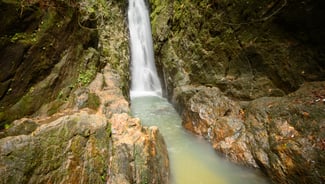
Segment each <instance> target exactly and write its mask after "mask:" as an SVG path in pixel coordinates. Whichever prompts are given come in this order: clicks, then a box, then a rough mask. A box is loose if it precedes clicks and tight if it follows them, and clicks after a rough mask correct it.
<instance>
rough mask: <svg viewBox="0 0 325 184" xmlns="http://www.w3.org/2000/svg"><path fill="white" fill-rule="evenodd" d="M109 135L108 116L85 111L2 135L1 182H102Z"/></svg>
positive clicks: (104, 174)
mask: <svg viewBox="0 0 325 184" xmlns="http://www.w3.org/2000/svg"><path fill="white" fill-rule="evenodd" d="M110 139H111V138H110V128H109V124H108V123H107V120H106V119H105V118H103V117H101V116H98V115H90V114H88V113H86V112H80V113H76V114H73V115H67V116H63V117H61V118H59V119H57V120H55V121H52V122H50V123H47V124H40V125H39V127H38V128H37V129H36V130H34V131H33V132H31V133H29V134H27V135H24V134H22V135H16V136H8V137H5V138H2V139H0V153H1V156H0V157H1V159H0V160H1V161H0V162H1V164H0V165H1V169H0V173H1V178H2V179H1V183H48V182H51V183H103V182H104V181H105V179H106V176H107V168H108V166H107V163H108V159H109V149H110V147H111V146H112V145H110V144H108V143H109V140H110ZM81 173H82V174H81Z"/></svg>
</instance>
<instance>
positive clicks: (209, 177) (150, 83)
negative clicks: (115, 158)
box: [128, 0, 267, 184]
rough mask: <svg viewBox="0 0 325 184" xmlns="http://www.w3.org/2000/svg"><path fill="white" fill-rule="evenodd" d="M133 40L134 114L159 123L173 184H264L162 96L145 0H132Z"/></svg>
mask: <svg viewBox="0 0 325 184" xmlns="http://www.w3.org/2000/svg"><path fill="white" fill-rule="evenodd" d="M128 18H129V29H130V39H131V62H132V67H131V73H132V86H131V99H132V105H131V110H132V114H133V116H135V117H139V118H140V119H141V121H142V124H143V125H146V126H153V125H154V126H158V127H159V130H160V132H161V133H162V135H163V136H164V138H165V141H166V144H167V147H168V148H167V149H168V154H169V158H170V167H171V183H172V184H237V183H240V184H255V183H256V184H263V183H267V182H266V180H265V179H264V178H263V177H262V176H260V175H259V174H257V173H256V172H255V171H252V170H248V169H244V168H241V167H238V166H235V165H233V164H231V163H229V162H227V161H225V160H224V159H222V158H220V157H219V156H218V155H217V154H216V152H215V151H214V150H213V149H212V147H211V145H209V143H207V141H205V140H203V139H202V138H199V137H197V136H194V135H193V134H191V133H188V132H187V131H185V130H184V129H183V128H182V126H181V118H180V117H179V115H178V114H177V112H176V111H175V110H174V108H173V107H172V105H171V104H169V103H168V102H167V101H166V99H163V98H161V97H160V96H161V85H160V82H159V78H158V76H157V72H156V68H155V64H154V59H153V58H154V57H153V47H152V38H151V29H150V21H149V13H148V10H147V8H146V5H145V3H144V0H129V10H128Z"/></svg>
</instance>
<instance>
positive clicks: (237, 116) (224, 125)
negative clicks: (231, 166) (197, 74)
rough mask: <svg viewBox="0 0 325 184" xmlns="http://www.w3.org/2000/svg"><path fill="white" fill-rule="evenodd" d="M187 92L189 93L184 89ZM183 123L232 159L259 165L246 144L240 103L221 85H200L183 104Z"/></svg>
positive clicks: (249, 164)
mask: <svg viewBox="0 0 325 184" xmlns="http://www.w3.org/2000/svg"><path fill="white" fill-rule="evenodd" d="M185 93H186V92H185ZM183 106H184V110H183V113H182V119H183V122H182V124H183V126H184V127H185V128H186V129H188V130H190V131H192V132H194V133H196V134H199V135H201V136H203V137H205V138H206V139H207V140H208V141H209V142H211V144H212V145H213V147H214V148H215V149H216V150H218V151H220V152H222V153H224V154H225V155H226V156H227V157H229V158H230V159H231V160H232V161H234V162H236V163H240V164H244V165H248V166H254V167H257V164H256V163H255V161H254V159H253V156H252V154H251V152H250V150H249V149H248V147H247V145H246V142H245V141H246V137H245V133H246V128H245V126H244V118H243V110H242V109H241V107H240V105H239V104H238V103H236V102H234V101H233V100H230V99H229V98H227V97H226V96H225V95H224V94H223V93H222V92H221V91H220V90H219V89H218V88H207V87H204V88H200V90H198V91H197V92H196V93H195V94H194V95H193V96H192V97H190V98H189V99H188V101H186V103H185V104H183Z"/></svg>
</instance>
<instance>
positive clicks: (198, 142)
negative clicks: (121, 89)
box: [131, 96, 267, 184]
mask: <svg viewBox="0 0 325 184" xmlns="http://www.w3.org/2000/svg"><path fill="white" fill-rule="evenodd" d="M131 110H132V114H133V116H135V117H139V118H140V119H141V121H142V124H143V125H145V126H158V127H159V130H160V131H161V133H162V135H163V136H164V138H165V141H166V144H167V147H168V153H169V159H170V167H171V183H172V184H185V183H186V184H238V183H241V184H255V183H256V184H263V183H267V180H266V179H265V178H263V176H262V175H259V172H257V171H253V170H250V169H245V168H241V167H238V166H235V165H233V164H231V163H229V162H228V161H226V160H225V159H223V158H221V157H220V156H219V155H217V153H216V152H215V151H214V150H213V149H212V147H211V145H209V143H208V142H207V141H206V140H204V139H202V138H200V137H196V136H194V135H193V134H191V133H189V132H187V131H186V130H185V129H184V128H183V127H182V126H181V118H180V117H179V115H178V114H177V112H176V111H175V109H174V108H173V107H172V105H171V104H170V103H168V102H167V101H166V100H165V99H163V98H160V97H155V96H151V97H148V96H145V97H137V98H133V100H132V105H131Z"/></svg>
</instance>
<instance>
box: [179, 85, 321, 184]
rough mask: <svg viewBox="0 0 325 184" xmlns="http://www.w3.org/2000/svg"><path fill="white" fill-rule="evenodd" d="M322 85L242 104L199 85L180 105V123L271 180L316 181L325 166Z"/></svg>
mask: <svg viewBox="0 0 325 184" xmlns="http://www.w3.org/2000/svg"><path fill="white" fill-rule="evenodd" d="M324 89H325V83H324V82H313V83H306V84H304V85H303V86H302V87H301V88H300V89H299V90H298V91H297V92H294V93H291V94H289V95H287V96H285V97H265V98H260V99H256V100H254V101H252V102H250V103H249V104H248V105H245V106H241V105H240V104H239V103H237V102H235V101H233V100H231V99H229V98H227V97H226V96H225V95H224V94H223V93H222V92H221V91H220V90H219V89H217V88H201V89H200V90H198V91H197V92H196V93H194V94H193V95H192V96H191V97H189V98H188V100H187V101H186V103H185V104H183V105H182V106H184V109H183V111H182V112H183V113H182V117H183V126H184V127H185V128H187V129H188V130H190V131H192V132H194V133H196V134H199V135H201V136H203V137H205V138H206V139H207V140H208V141H209V142H211V144H212V145H213V147H214V148H215V149H216V150H218V151H219V152H221V153H223V154H224V155H225V156H226V157H227V158H228V159H229V160H232V161H233V162H236V163H238V164H241V165H246V166H249V167H257V168H260V169H262V170H263V171H264V172H265V173H267V174H268V175H269V176H270V177H271V179H272V180H273V181H274V182H278V183H308V182H311V183H319V182H320V181H323V180H324V176H323V175H322V174H321V173H323V172H324V169H325V167H324V166H323V164H322V163H324V158H325V152H324V135H325V129H324V126H325V113H324V112H325V108H324V103H323V102H322V100H321V99H323V98H324V97H325V90H324ZM184 93H185V94H186V92H184Z"/></svg>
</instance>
